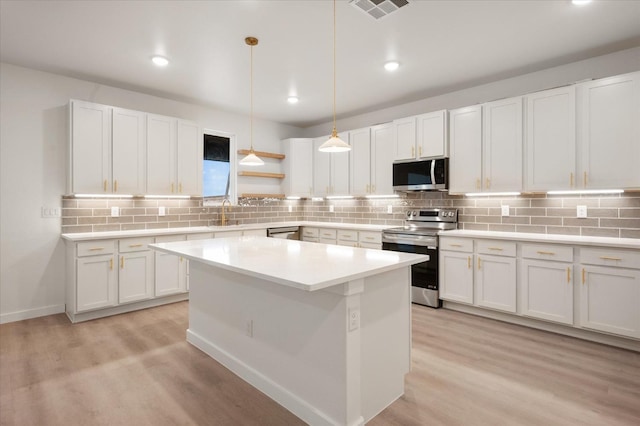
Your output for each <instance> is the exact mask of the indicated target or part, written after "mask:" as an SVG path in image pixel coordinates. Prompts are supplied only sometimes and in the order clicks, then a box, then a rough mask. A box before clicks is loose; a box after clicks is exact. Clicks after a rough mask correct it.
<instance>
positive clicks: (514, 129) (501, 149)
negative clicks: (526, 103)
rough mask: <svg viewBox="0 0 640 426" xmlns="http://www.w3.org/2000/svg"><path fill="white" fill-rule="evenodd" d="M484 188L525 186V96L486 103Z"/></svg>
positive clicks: (499, 189) (488, 189)
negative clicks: (523, 177) (523, 97)
mask: <svg viewBox="0 0 640 426" xmlns="http://www.w3.org/2000/svg"><path fill="white" fill-rule="evenodd" d="M483 109H484V127H483V141H482V144H483V150H482V154H483V156H482V159H483V161H482V162H483V167H482V173H483V178H484V179H483V182H482V183H483V189H484V191H487V192H496V191H521V190H522V97H520V96H518V97H515V98H509V99H502V100H499V101H495V102H489V103H486V104H485V105H483Z"/></svg>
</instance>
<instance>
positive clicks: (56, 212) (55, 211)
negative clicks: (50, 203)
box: [41, 207, 60, 218]
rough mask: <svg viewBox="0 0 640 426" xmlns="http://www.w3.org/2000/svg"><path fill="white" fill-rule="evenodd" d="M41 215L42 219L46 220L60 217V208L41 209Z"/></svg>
mask: <svg viewBox="0 0 640 426" xmlns="http://www.w3.org/2000/svg"><path fill="white" fill-rule="evenodd" d="M41 214H42V217H46V218H51V217H60V208H59V207H42V209H41Z"/></svg>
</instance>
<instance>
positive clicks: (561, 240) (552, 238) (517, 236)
mask: <svg viewBox="0 0 640 426" xmlns="http://www.w3.org/2000/svg"><path fill="white" fill-rule="evenodd" d="M439 235H440V236H441V237H463V238H490V239H495V240H511V241H523V242H535V243H555V244H571V245H580V246H600V247H616V248H631V249H640V239H637V238H609V237H583V236H576V235H553V234H528V233H524V232H495V231H468V230H464V229H456V230H451V231H442V232H440V234H439Z"/></svg>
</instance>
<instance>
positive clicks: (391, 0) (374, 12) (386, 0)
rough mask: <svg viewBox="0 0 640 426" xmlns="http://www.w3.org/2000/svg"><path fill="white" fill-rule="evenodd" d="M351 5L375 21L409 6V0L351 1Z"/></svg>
mask: <svg viewBox="0 0 640 426" xmlns="http://www.w3.org/2000/svg"><path fill="white" fill-rule="evenodd" d="M349 4H351V5H353V6H354V7H355V8H356V9H359V10H362V11H363V12H365V13H366V14H367V15H369V16H372V17H373V18H374V19H380V18H384V17H385V16H387V15H389V14H390V13H393V12H395V11H396V10H398V9H400V8H401V7H403V6H406V5H408V4H409V2H408V0H350V1H349Z"/></svg>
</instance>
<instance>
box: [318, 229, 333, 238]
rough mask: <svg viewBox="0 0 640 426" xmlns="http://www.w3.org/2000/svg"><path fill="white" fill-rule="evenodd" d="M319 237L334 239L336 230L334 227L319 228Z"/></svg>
mask: <svg viewBox="0 0 640 426" xmlns="http://www.w3.org/2000/svg"><path fill="white" fill-rule="evenodd" d="M320 238H324V239H331V240H335V239H336V238H337V232H336V230H335V229H320Z"/></svg>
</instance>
